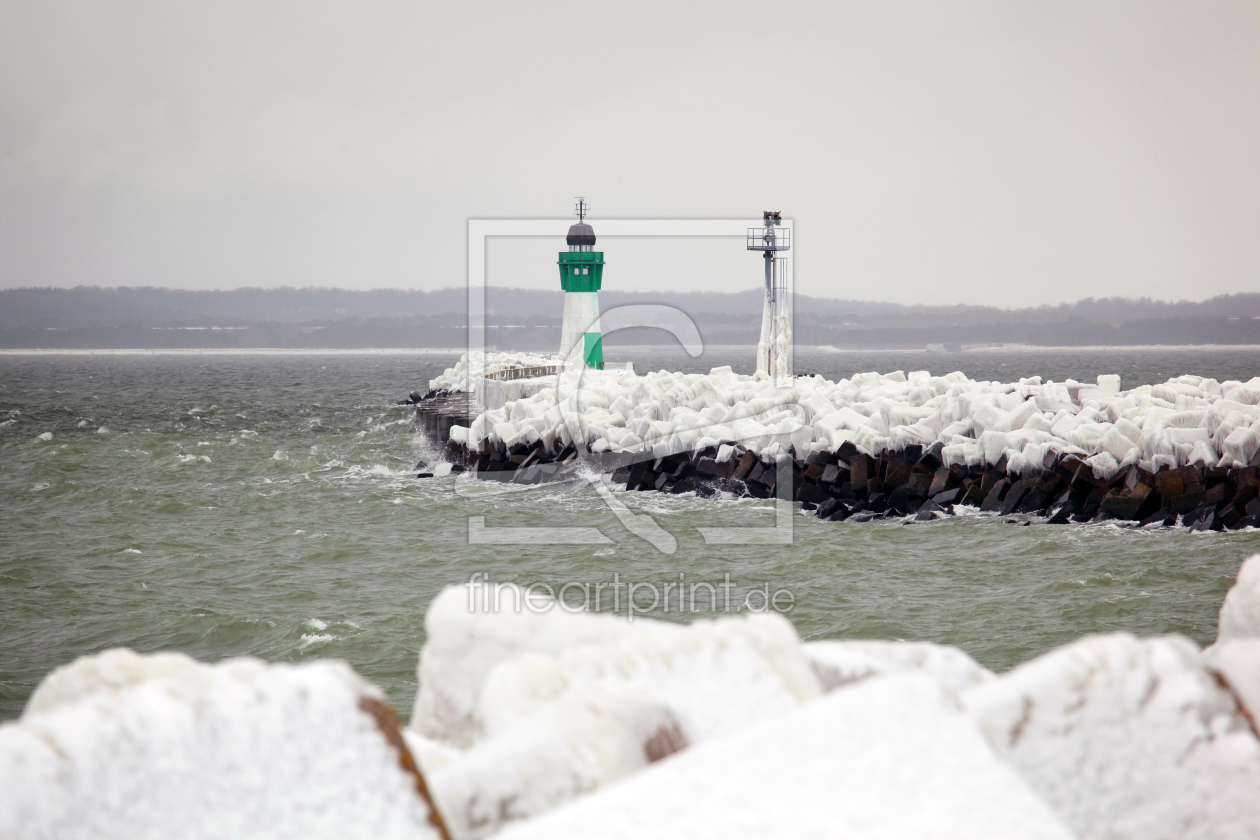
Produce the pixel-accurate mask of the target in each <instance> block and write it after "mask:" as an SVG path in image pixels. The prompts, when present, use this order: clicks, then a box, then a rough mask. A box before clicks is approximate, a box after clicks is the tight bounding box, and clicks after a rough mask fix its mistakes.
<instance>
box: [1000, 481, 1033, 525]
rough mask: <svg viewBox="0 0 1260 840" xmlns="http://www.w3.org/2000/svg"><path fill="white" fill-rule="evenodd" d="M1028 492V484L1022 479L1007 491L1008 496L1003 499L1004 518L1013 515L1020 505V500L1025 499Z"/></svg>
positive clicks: (1002, 511)
mask: <svg viewBox="0 0 1260 840" xmlns="http://www.w3.org/2000/svg"><path fill="white" fill-rule="evenodd" d="M1027 492H1028V482H1026V481H1024V480H1023V479H1020V480H1019V481H1017V482H1015V483H1014V484H1012V485H1011V489H1009V490H1007V491H1006V495H1005V496H1004V497H1003V498H1002V510H1001V513H1002V515H1003V516H1006V515H1007V514H1009V513H1011V512H1012V511H1014V510H1015V508H1016V506H1018V505H1019V503H1020V500H1021V499H1023V498H1024V494H1025V493H1027Z"/></svg>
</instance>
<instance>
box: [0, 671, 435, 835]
mask: <svg viewBox="0 0 1260 840" xmlns="http://www.w3.org/2000/svg"><path fill="white" fill-rule="evenodd" d="M423 788H424V782H423V779H422V777H421V776H420V775H419V773H418V772H417V771H416V769H415V766H414V763H413V762H412V759H411V755H410V753H409V751H408V750H407V749H406V748H405V747H404V746H403V741H402V736H401V734H400V731H399V728H398V721H397V717H396V716H395V715H394V714H393V711H392V709H391V708H390V707H389V706H388V705H386V704H385V702H384V698H383V695H382V694H381V693H380V691H379V690H378V689H376V688H375V687H373V686H372V685H370V684H369V683H367V682H365V681H364V680H363V679H361V678H360V677H359V676H358V675H356V674H355V673H354V671H352V670H351V669H350V668H349V667H348V666H347V665H345V664H344V663H342V662H337V661H332V660H329V661H324V662H317V663H309V664H303V665H267V664H265V663H263V662H260V661H258V660H254V659H232V660H227V661H225V662H222V663H220V664H217V665H205V664H202V663H198V662H195V661H193V660H191V659H188V658H187V657H182V656H180V655H177V654H164V655H160V656H152V657H144V656H137V655H136V654H133V653H131V652H130V651H110V652H107V653H105V654H101V655H100V656H96V657H89V658H87V659H85V660H80V661H79V662H77V663H75V664H73V665H71V666H69V667H68V668H63V669H60V670H59V671H57V672H55V673H54V674H53V675H51V676H50V677H49V678H48V680H47V681H46V682H45V683H44V684H43V685H41V687H40V688H39V689H37V690H36V692H35V695H34V696H33V698H32V702H31V705H30V707H29V708H28V710H27V711H26V713H25V714H23V716H22V717H21V719H19V720H18V721H15V722H12V723H8V724H5V725H3V726H0V837H5V838H58V840H71V839H72V838H80V837H82V838H91V839H92V840H103V839H104V838H120V840H123V839H124V838H125V840H133V839H134V838H200V837H205V838H215V839H216V840H219V838H224V837H233V838H252V837H257V838H288V837H292V838H318V837H329V838H332V837H338V838H340V837H374V838H436V837H438V836H439V832H438V827H437V825H438V822H439V821H440V818H437V817H435V816H434V815H433V814H432V812H431V811H430V808H429V805H428V802H427V799H426V794H425V792H424V790H423Z"/></svg>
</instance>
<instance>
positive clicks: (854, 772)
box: [497, 675, 1072, 840]
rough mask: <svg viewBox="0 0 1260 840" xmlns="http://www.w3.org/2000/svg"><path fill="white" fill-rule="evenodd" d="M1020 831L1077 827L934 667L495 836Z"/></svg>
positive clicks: (558, 838)
mask: <svg viewBox="0 0 1260 840" xmlns="http://www.w3.org/2000/svg"><path fill="white" fill-rule="evenodd" d="M497 837H501V838H503V840H532V838H546V840H565V838H575V840H576V838H583V840H585V838H634V840H639V838H644V837H651V838H657V840H668V839H669V838H680V840H681V838H686V839H687V840H695V838H730V837H739V838H783V837H809V838H828V837H836V838H847V839H848V840H863V838H912V837H913V838H919V837H931V838H935V839H936V840H948V838H959V840H962V839H963V838H966V840H984V839H985V838H993V840H999V838H1000V840H1021V839H1022V838H1029V840H1031V839H1032V838H1045V840H1051V838H1054V839H1055V840H1058V838H1064V840H1066V838H1070V837H1072V834H1071V832H1070V831H1069V830H1068V829H1067V828H1066V827H1065V826H1064V825H1063V823H1062V822H1061V821H1060V820H1059V819H1058V818H1057V817H1056V816H1055V814H1054V813H1053V812H1052V811H1051V810H1050V809H1049V808H1048V807H1047V806H1046V805H1045V803H1044V802H1042V801H1041V800H1040V799H1039V798H1038V797H1037V796H1036V795H1034V794H1033V793H1032V792H1031V791H1030V790H1029V789H1028V788H1027V786H1025V784H1024V783H1023V782H1022V781H1021V780H1020V779H1019V777H1018V776H1017V775H1016V774H1015V772H1014V771H1012V770H1011V768H1010V767H1009V766H1007V765H1006V764H1005V763H1003V762H1002V761H1000V760H998V759H997V758H996V757H995V756H994V754H993V752H992V751H991V749H990V747H989V746H988V744H987V743H986V742H985V740H984V738H983V737H982V736H981V734H980V733H979V732H978V731H977V729H976V727H975V725H974V724H973V723H972V722H971V721H970V720H969V719H968V718H967V716H966V715H964V714H962V713H960V712H959V711H958V709H957V708H956V707H955V706H954V705H953V703H952V702H951V701H950V699H949V697H948V695H947V694H946V693H945V692H944V691H943V690H942V689H941V688H940V687H939V686H938V685H937V684H936V683H935V682H934V681H933V680H931V679H930V678H928V677H925V676H922V675H918V676H892V677H879V678H875V679H871V680H867V681H864V682H862V683H861V684H858V685H855V686H853V687H851V688H847V689H845V690H843V691H836V692H832V693H831V694H829V695H827V696H826V697H825V698H823V699H820V700H818V701H816V702H814V703H810V704H807V705H805V706H802V707H800V708H799V709H797V710H795V711H793V712H790V713H787V714H783V715H778V716H775V717H772V718H769V719H766V720H764V721H761V722H759V723H757V724H754V725H752V726H749V727H747V728H745V729H741V730H739V731H738V732H735V733H733V734H731V735H727V736H724V737H720V738H714V739H712V740H710V741H707V742H706V743H704V744H700V745H697V746H694V747H691V748H689V749H687V750H685V751H684V752H681V753H679V754H678V755H676V756H673V757H671V758H669V759H668V760H666V761H662V762H659V763H657V764H653V765H652V766H651V767H648V768H647V769H645V770H643V771H641V772H639V773H637V774H635V775H634V776H632V777H630V778H628V779H625V780H624V781H622V782H620V783H618V784H616V785H610V786H608V787H605V788H603V789H601V790H600V791H598V792H596V793H594V794H592V795H590V796H588V797H584V798H582V799H578V800H576V801H574V802H572V803H570V804H568V805H565V806H563V807H561V808H558V809H556V810H554V811H550V812H548V813H546V814H543V815H542V816H539V817H535V818H533V819H531V820H528V821H526V822H523V823H520V824H518V825H516V826H513V827H510V828H509V829H507V830H506V831H504V832H502V833H501V834H499V835H497Z"/></svg>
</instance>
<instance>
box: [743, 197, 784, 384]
mask: <svg viewBox="0 0 1260 840" xmlns="http://www.w3.org/2000/svg"><path fill="white" fill-rule="evenodd" d="M761 215H762V222H763V226H762V227H759V228H749V229H748V250H749V251H761V252H762V257H763V258H764V259H765V263H766V295H765V302H764V305H763V306H762V310H761V339H760V340H759V341H758V342H757V371H758V372H760V373H764V374H766V375H767V376H771V377H773V378H774V379H776V380H777V379H782V378H786V377H787V374H788V354H789V353H790V352H791V346H792V322H791V319H790V318H789V313H788V305H789V301H788V293H787V260H786V259H785V258H783V257H776V256H775V254H776V253H778V252H779V251H787V250H789V249H791V247H792V240H791V236H792V231H791V229H790V228H785V227H783V226H782V224H781V223H782V221H783V216H782V214H781V213H780V212H779V211H778V210H766V211H765V212H764V213H762V214H761Z"/></svg>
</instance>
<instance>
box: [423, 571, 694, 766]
mask: <svg viewBox="0 0 1260 840" xmlns="http://www.w3.org/2000/svg"><path fill="white" fill-rule="evenodd" d="M525 596H526V593H524V592H522V591H521V590H520V589H517V588H515V587H512V586H510V585H507V586H502V587H500V586H499V585H498V584H497V583H494V582H489V583H486V584H485V585H484V586H479V585H469V586H451V587H447V588H446V589H444V590H442V592H441V593H439V594H438V596H437V597H436V598H434V599H433V602H432V603H431V604H430V605H429V609H428V612H427V613H426V614H425V617H424V625H425V637H426V639H425V643H424V647H423V648H422V649H421V651H420V662H419V667H418V670H417V676H418V678H419V682H420V691H419V694H418V695H417V696H416V704H415V708H414V710H413V712H412V718H411V728H412V729H414V730H415V731H416V732H418V733H420V734H421V735H423V736H424V737H426V738H431V739H434V740H438V741H442V742H444V743H447V744H450V745H452V746H456V747H460V748H466V747H470V746H472V745H473V744H474V743H476V742H477V741H478V740H480V739H481V737H482V736H483V735H484V734H485V721H484V720H483V719H482V717H481V712H480V708H479V707H480V704H481V693H482V687H483V685H484V684H485V681H486V678H487V677H488V676H489V675H490V673H491V671H493V670H494V668H495V667H496V666H497V665H499V664H500V663H501V662H505V661H507V660H510V659H513V658H514V657H517V656H520V655H521V654H525V653H538V654H550V653H557V652H559V651H563V650H566V649H568V648H571V647H577V646H581V645H587V644H599V643H610V642H615V641H616V640H618V639H621V638H623V637H625V636H627V635H630V634H632V633H633V634H635V636H636V637H638V638H642V637H644V636H647V635H651V634H656V633H661V634H676V633H679V632H682V628H680V627H677V626H675V625H672V624H665V623H662V622H657V621H637V622H635V623H634V624H630V623H628V622H626V621H625V620H623V619H618V618H616V617H614V616H611V615H601V614H597V613H591V612H586V611H584V610H578V611H570V610H569V609H568V608H567V607H565V606H562V605H559V604H556V603H555V602H554V601H552V600H550V599H544V598H534V599H531V600H530V601H529V602H528V603H526V601H525V600H524V598H525Z"/></svg>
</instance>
